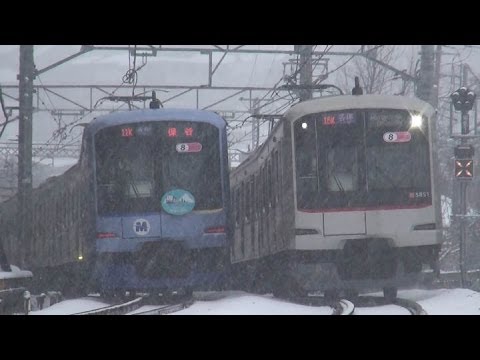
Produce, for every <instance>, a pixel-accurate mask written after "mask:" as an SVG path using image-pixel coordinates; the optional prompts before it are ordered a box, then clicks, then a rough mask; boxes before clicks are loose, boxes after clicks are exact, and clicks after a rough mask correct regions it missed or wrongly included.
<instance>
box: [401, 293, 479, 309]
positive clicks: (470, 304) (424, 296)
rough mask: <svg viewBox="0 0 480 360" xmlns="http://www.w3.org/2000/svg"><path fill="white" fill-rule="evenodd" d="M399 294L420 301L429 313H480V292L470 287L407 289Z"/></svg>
mask: <svg viewBox="0 0 480 360" xmlns="http://www.w3.org/2000/svg"><path fill="white" fill-rule="evenodd" d="M399 296H400V297H404V298H406V299H410V300H414V301H416V302H418V303H419V304H420V305H422V306H423V308H424V309H425V311H426V312H427V313H428V314H435V315H480V293H478V292H475V291H472V290H468V289H440V290H405V291H399Z"/></svg>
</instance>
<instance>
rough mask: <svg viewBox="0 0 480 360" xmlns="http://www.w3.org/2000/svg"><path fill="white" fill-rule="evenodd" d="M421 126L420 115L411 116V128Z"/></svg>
mask: <svg viewBox="0 0 480 360" xmlns="http://www.w3.org/2000/svg"><path fill="white" fill-rule="evenodd" d="M421 126H422V115H412V126H411V127H412V128H414V127H416V128H419V127H421Z"/></svg>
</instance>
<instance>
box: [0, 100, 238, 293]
mask: <svg viewBox="0 0 480 360" xmlns="http://www.w3.org/2000/svg"><path fill="white" fill-rule="evenodd" d="M33 197H34V204H33V206H34V224H33V229H34V238H33V239H32V241H31V242H29V243H28V244H21V243H19V241H18V239H17V233H18V229H17V228H16V225H15V224H16V222H15V217H16V216H17V212H16V211H17V210H16V201H17V200H16V198H15V197H14V198H12V199H10V200H8V201H7V202H5V203H3V204H1V205H0V212H1V213H2V215H3V216H2V218H1V220H0V225H1V226H2V229H3V230H4V233H7V234H8V235H7V236H6V238H5V239H4V242H5V243H6V250H7V253H8V254H9V256H10V258H12V259H18V260H19V261H21V263H23V264H26V265H27V266H28V268H31V269H33V270H34V271H35V269H38V270H39V272H40V273H45V277H46V278H48V280H49V281H51V282H52V283H54V282H55V280H58V276H59V274H62V275H64V276H65V274H68V275H67V276H66V277H67V278H66V279H65V281H66V282H68V281H69V282H86V283H88V284H89V286H93V287H94V289H97V290H98V291H100V292H102V293H115V292H122V291H125V290H130V291H138V290H147V291H149V290H165V289H177V288H188V289H197V288H198V289H209V288H215V287H217V286H221V284H222V282H223V281H224V275H225V274H224V271H225V269H226V267H227V266H228V237H227V232H228V221H227V220H228V212H229V179H228V158H227V138H226V122H225V120H224V119H223V118H221V117H220V116H218V115H217V114H215V113H212V112H208V111H197V110H180V109H150V110H138V111H130V112H124V113H112V114H109V115H105V116H101V117H98V118H96V119H94V120H93V121H92V122H91V123H90V124H88V125H87V126H86V127H85V130H84V134H83V141H82V150H81V158H80V160H79V162H78V164H76V165H75V166H73V167H72V168H71V169H69V170H68V171H67V172H66V173H64V174H63V175H61V176H58V177H54V178H51V179H49V180H48V181H47V182H46V183H45V184H42V185H41V186H40V187H39V188H38V189H35V190H34V195H33ZM53 269H55V272H53V271H52V270H53ZM47 270H48V271H47ZM53 273H54V274H55V275H52V274H53ZM79 274H81V275H79ZM35 275H37V272H35Z"/></svg>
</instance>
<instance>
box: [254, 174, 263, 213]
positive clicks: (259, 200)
mask: <svg viewBox="0 0 480 360" xmlns="http://www.w3.org/2000/svg"><path fill="white" fill-rule="evenodd" d="M256 178H257V182H256V185H257V196H256V198H255V203H256V208H257V217H261V216H262V192H263V189H262V174H261V171H260V170H259V171H258V174H257V176H256Z"/></svg>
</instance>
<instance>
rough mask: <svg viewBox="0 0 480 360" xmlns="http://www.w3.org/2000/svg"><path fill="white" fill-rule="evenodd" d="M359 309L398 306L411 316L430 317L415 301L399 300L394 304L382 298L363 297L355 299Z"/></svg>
mask: <svg viewBox="0 0 480 360" xmlns="http://www.w3.org/2000/svg"><path fill="white" fill-rule="evenodd" d="M355 305H357V306H358V307H375V306H385V305H397V306H400V307H402V308H405V309H407V310H408V312H409V313H410V314H411V315H428V314H427V312H426V311H425V310H424V309H423V308H422V306H421V305H420V304H418V303H417V302H415V301H413V300H408V299H402V298H397V299H396V300H395V301H394V302H388V301H386V300H385V298H383V297H380V296H367V295H362V296H359V297H358V298H357V299H355Z"/></svg>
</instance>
